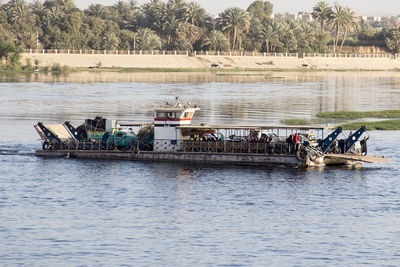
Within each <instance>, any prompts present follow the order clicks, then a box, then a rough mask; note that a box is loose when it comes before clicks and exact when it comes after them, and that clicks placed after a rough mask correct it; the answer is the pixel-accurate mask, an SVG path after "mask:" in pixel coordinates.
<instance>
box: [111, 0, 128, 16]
mask: <svg viewBox="0 0 400 267" xmlns="http://www.w3.org/2000/svg"><path fill="white" fill-rule="evenodd" d="M113 9H114V10H115V11H116V12H117V13H118V16H119V18H120V19H122V18H123V17H125V16H126V15H127V14H128V13H129V6H128V4H127V3H125V2H124V1H121V0H120V1H118V2H117V3H116V4H115V5H114V6H113Z"/></svg>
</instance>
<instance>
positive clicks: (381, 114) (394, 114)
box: [317, 110, 400, 119]
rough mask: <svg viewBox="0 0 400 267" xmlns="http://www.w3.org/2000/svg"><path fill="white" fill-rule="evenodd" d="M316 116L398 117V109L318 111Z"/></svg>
mask: <svg viewBox="0 0 400 267" xmlns="http://www.w3.org/2000/svg"><path fill="white" fill-rule="evenodd" d="M317 117H319V118H328V119H362V118H400V110H381V111H366V112H358V111H337V112H322V113H318V114H317Z"/></svg>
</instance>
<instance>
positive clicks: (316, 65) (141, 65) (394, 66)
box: [20, 53, 400, 72]
mask: <svg viewBox="0 0 400 267" xmlns="http://www.w3.org/2000/svg"><path fill="white" fill-rule="evenodd" d="M37 60H38V61H39V66H40V67H42V68H43V67H47V68H49V67H52V66H54V65H57V64H59V65H60V66H68V67H70V68H73V69H77V70H79V71H82V70H91V71H103V70H104V71H107V70H108V69H112V70H113V71H115V70H120V71H124V72H135V71H136V72H141V71H147V72H168V71H170V72H173V71H175V72H182V71H185V72H208V71H214V70H218V71H400V58H397V59H396V58H379V57H375V58H374V57H372V58H371V57H304V58H298V57H294V56H288V57H276V56H265V57H264V56H203V55H198V56H187V55H101V54H40V53H23V54H22V55H21V60H20V61H21V63H22V65H25V64H26V62H27V61H30V62H31V63H32V64H33V63H34V62H35V61H37Z"/></svg>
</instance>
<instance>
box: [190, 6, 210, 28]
mask: <svg viewBox="0 0 400 267" xmlns="http://www.w3.org/2000/svg"><path fill="white" fill-rule="evenodd" d="M185 18H186V21H187V22H189V23H191V24H193V25H196V26H201V25H203V24H204V20H205V18H206V11H205V10H204V8H202V7H201V6H200V5H199V4H198V3H196V2H190V3H189V5H188V6H187V10H186V13H185Z"/></svg>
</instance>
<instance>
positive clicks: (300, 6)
mask: <svg viewBox="0 0 400 267" xmlns="http://www.w3.org/2000/svg"><path fill="white" fill-rule="evenodd" d="M190 1H193V0H187V2H190ZM318 1H320V0H271V1H270V2H271V3H272V4H273V5H274V13H285V12H289V13H297V12H298V11H312V8H313V6H314V5H315V4H316V3H317V2H318ZM6 2H8V1H6ZM116 2H117V0H111V1H110V0H75V3H76V5H77V6H78V7H79V8H81V9H84V8H87V7H88V6H89V5H90V4H102V5H108V6H109V5H113V4H115V3H116ZM146 2H149V1H148V0H138V3H139V4H143V3H146ZM194 2H198V3H199V4H200V5H201V6H202V7H203V8H204V9H205V10H206V11H207V12H208V13H209V14H211V15H218V14H219V13H221V12H222V11H223V10H224V9H226V8H228V7H233V6H237V7H241V8H244V9H246V8H247V7H248V6H249V5H250V4H251V3H252V2H253V0H194ZM326 2H328V3H329V4H331V5H333V3H335V2H338V3H339V4H341V5H343V6H348V7H350V8H352V9H353V10H354V11H356V12H357V13H358V14H359V15H400V0H341V1H334V0H326Z"/></svg>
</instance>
